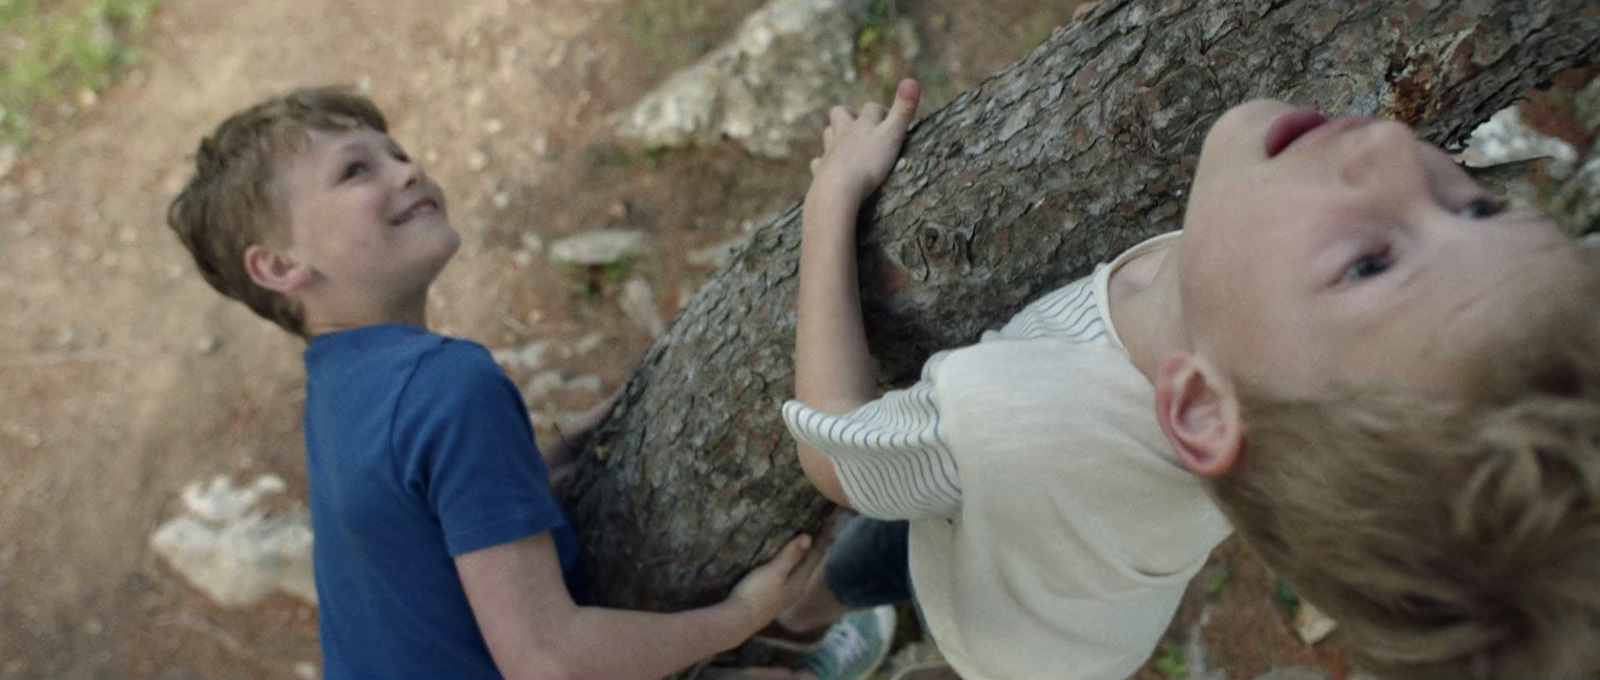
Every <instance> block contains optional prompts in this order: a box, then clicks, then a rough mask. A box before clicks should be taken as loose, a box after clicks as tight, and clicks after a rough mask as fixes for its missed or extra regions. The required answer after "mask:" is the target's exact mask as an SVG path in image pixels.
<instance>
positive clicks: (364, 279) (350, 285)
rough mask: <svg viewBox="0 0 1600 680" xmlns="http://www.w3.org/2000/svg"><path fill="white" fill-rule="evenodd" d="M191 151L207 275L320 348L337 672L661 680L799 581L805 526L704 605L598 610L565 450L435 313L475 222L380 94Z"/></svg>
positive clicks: (241, 119) (757, 616)
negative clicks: (380, 103)
mask: <svg viewBox="0 0 1600 680" xmlns="http://www.w3.org/2000/svg"><path fill="white" fill-rule="evenodd" d="M195 165H196V168H195V175H194V177H193V179H191V180H190V182H189V184H188V186H187V187H186V188H185V189H184V191H183V192H182V193H181V194H180V195H179V196H178V197H177V198H176V199H174V200H173V202H172V205H171V207H170V209H169V212H168V223H169V225H170V226H171V227H172V229H173V230H174V231H176V232H177V234H178V236H179V238H180V239H181V240H182V241H183V243H184V245H185V246H186V247H187V248H188V249H189V251H190V252H191V253H192V254H193V255H194V258H195V262H196V264H197V265H198V266H199V269H200V272H201V274H202V275H203V276H204V277H205V279H206V281H207V282H208V283H210V284H211V285H212V287H214V288H216V289H217V290H218V291H220V292H221V293H223V294H224V295H227V296H229V297H232V298H234V299H237V300H239V301H241V302H243V303H245V304H246V305H248V306H249V307H250V308H251V309H252V310H254V311H255V312H256V313H257V314H259V315H261V316H263V317H265V318H267V319H269V320H271V321H273V322H275V323H277V324H278V325H279V326H282V327H283V328H284V329H286V330H288V331H289V332H291V333H294V334H296V335H298V336H301V337H303V338H306V339H307V340H308V342H309V347H307V349H306V351H305V362H306V373H307V375H308V378H309V380H308V384H307V397H306V408H305V437H306V454H307V466H308V478H309V480H310V494H311V514H312V522H313V526H314V528H315V531H316V537H317V541H316V545H315V549H314V557H313V562H314V565H315V572H316V583H317V594H318V598H319V601H320V607H321V611H320V612H319V624H320V627H321V630H320V632H321V638H322V649H323V655H324V673H325V676H326V677H327V678H330V679H337V678H351V677H432V678H443V677H451V678H466V677H498V676H501V675H505V676H511V677H536V678H656V677H661V676H664V675H667V674H669V673H672V672H674V671H677V670H679V669H682V668H684V667H687V666H689V665H690V664H692V663H694V662H695V661H697V660H699V659H702V658H705V657H707V656H710V655H712V654H714V653H716V652H719V651H722V650H726V649H730V648H732V647H734V646H736V645H738V644H740V643H741V642H742V641H744V640H745V639H746V638H748V637H750V635H751V634H752V633H754V632H756V631H757V630H759V629H761V628H762V627H763V626H765V625H766V624H767V623H768V622H770V621H771V620H772V618H773V617H774V615H776V614H777V612H779V611H780V610H782V609H783V608H784V607H785V606H787V605H788V604H789V603H790V602H791V601H793V599H794V598H795V597H797V596H798V594H799V591H800V586H801V585H802V584H803V582H804V581H805V577H806V575H807V574H808V573H809V571H810V568H809V567H801V558H802V556H803V555H804V554H805V553H806V550H807V548H808V547H809V545H810V539H809V537H805V536H801V537H797V538H795V539H794V540H792V541H790V542H789V543H788V545H786V546H785V547H784V548H783V549H782V551H780V552H779V553H778V555H777V557H776V558H774V559H773V561H772V562H769V563H768V564H766V565H764V566H762V567H759V568H757V569H755V570H754V571H752V572H751V573H750V575H749V576H747V577H746V578H745V579H744V580H743V581H741V582H740V583H739V584H738V585H737V586H736V587H735V588H734V590H733V593H732V594H731V595H730V596H729V597H728V599H726V600H724V601H722V602H720V603H718V604H715V605H712V606H709V607H705V608H701V609H695V610H691V611H684V612H677V613H670V614H659V613H650V612H637V611H622V610H615V609H603V608H599V607H588V606H584V605H583V602H584V598H583V591H584V589H583V586H582V584H581V583H580V578H579V573H580V570H579V567H578V546H577V543H576V540H575V538H574V534H573V532H572V529H571V528H570V527H569V526H568V524H567V520H566V518H565V516H564V515H563V513H562V510H561V508H560V506H559V505H557V503H556V500H555V498H554V496H553V494H552V493H551V491H550V488H549V477H550V475H549V468H547V462H548V463H550V464H560V463H562V462H564V461H559V460H557V461H546V460H544V459H541V456H540V453H539V449H538V447H537V446H536V445H535V444H534V437H533V431H532V429H531V428H530V425H529V420H528V414H527V409H526V407H525V405H524V404H523V402H522V398H521V395H520V394H519V393H518V391H517V389H516V387H515V386H514V385H512V383H511V382H510V380H508V379H507V378H506V376H505V374H504V373H503V372H502V371H501V369H500V368H499V366H497V365H496V364H495V363H494V361H493V360H492V359H491V358H490V356H489V353H488V352H487V351H485V349H484V348H483V347H482V346H480V345H477V344H475V343H472V342H468V341H464V340H457V339H453V338H448V337H444V336H441V335H438V334H435V333H432V332H429V331H428V330H427V323H426V319H425V318H424V302H425V300H426V298H427V293H428V287H429V285H430V284H431V283H432V282H433V280H434V277H435V276H437V275H438V273H439V271H440V269H442V268H443V267H444V265H445V263H446V262H447V261H448V260H449V259H450V257H451V255H453V254H454V253H455V251H456V248H457V246H458V245H459V238H458V236H457V235H456V233H455V231H453V230H452V229H451V227H450V223H449V221H448V219H447V218H446V215H445V204H444V195H443V193H442V192H441V191H440V189H439V186H438V185H437V184H435V183H434V182H433V180H432V179H430V178H429V177H428V175H427V174H426V173H425V172H423V171H422V169H421V168H419V167H418V166H417V165H415V164H413V163H412V162H411V160H410V159H409V158H408V157H407V156H406V154H405V152H403V151H402V150H401V149H400V147H399V146H397V145H396V144H395V142H394V141H393V140H392V139H390V138H389V136H388V135H387V123H386V121H385V120H384V118H383V116H382V114H381V113H379V111H378V110H377V108H376V107H375V106H373V104H372V103H371V102H370V101H368V100H367V99H366V98H364V97H361V96H358V95H355V94H351V93H348V92H346V91H343V90H340V89H335V88H321V89H305V90H298V91H295V92H291V93H289V94H287V95H284V96H281V97H276V98H273V99H270V100H267V101H265V102H262V103H260V104H258V105H256V106H253V107H251V108H249V109H246V110H244V111H242V112H240V113H238V114H236V115H234V116H233V117H231V118H229V119H228V120H226V121H224V122H223V123H222V124H221V125H220V126H219V127H218V128H217V130H216V131H215V132H214V133H213V134H212V135H211V136H210V137H208V138H206V139H204V140H203V141H202V142H201V143H200V148H199V150H198V152H197V154H196V158H195ZM572 448H573V447H571V446H569V445H567V442H565V441H563V442H560V443H558V444H557V446H555V447H552V449H553V451H554V452H556V453H557V454H558V455H557V456H556V457H569V458H570V453H571V449H572Z"/></svg>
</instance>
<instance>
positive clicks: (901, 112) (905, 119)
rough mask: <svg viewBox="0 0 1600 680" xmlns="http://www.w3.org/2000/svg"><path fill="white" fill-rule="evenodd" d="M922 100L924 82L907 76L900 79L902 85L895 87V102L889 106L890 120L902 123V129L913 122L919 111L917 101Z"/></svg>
mask: <svg viewBox="0 0 1600 680" xmlns="http://www.w3.org/2000/svg"><path fill="white" fill-rule="evenodd" d="M921 100H922V83H919V82H917V79H915V78H906V79H905V80H902V81H900V87H897V88H895V91H894V104H893V105H892V106H890V107H889V115H888V120H892V121H894V122H896V123H898V124H899V125H900V127H901V128H902V129H904V128H905V127H906V126H908V125H910V124H911V118H912V117H913V116H915V115H916V113H917V102H919V101H921Z"/></svg>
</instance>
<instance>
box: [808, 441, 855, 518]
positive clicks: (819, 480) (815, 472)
mask: <svg viewBox="0 0 1600 680" xmlns="http://www.w3.org/2000/svg"><path fill="white" fill-rule="evenodd" d="M795 448H796V449H797V450H798V452H799V454H800V470H801V471H802V472H804V473H805V475H806V479H807V480H810V482H811V486H813V487H816V489H817V492H818V493H821V494H822V495H823V497H825V498H827V499H828V500H830V501H833V502H834V503H835V504H837V505H839V507H842V508H849V507H850V499H848V498H846V497H845V495H844V487H843V486H842V485H840V484H839V474H838V473H837V472H836V471H835V470H834V469H833V463H832V462H831V461H829V460H828V458H827V456H825V455H823V454H822V452H821V451H818V450H816V449H814V448H812V447H810V446H806V445H805V444H799V443H796V447H795Z"/></svg>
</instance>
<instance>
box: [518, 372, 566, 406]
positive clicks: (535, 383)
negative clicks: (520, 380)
mask: <svg viewBox="0 0 1600 680" xmlns="http://www.w3.org/2000/svg"><path fill="white" fill-rule="evenodd" d="M564 382H566V381H565V380H563V379H562V378H561V371H545V372H543V373H540V374H539V375H536V376H533V379H532V380H529V381H528V384H527V386H525V387H523V388H522V391H523V392H524V393H525V394H527V396H528V401H540V400H542V399H544V398H545V397H548V396H550V393H551V392H554V391H556V390H557V389H560V388H561V385H562V383H564Z"/></svg>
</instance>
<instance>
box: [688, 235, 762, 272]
mask: <svg viewBox="0 0 1600 680" xmlns="http://www.w3.org/2000/svg"><path fill="white" fill-rule="evenodd" d="M748 240H749V239H748V238H746V237H744V236H739V237H737V238H732V239H728V240H726V241H723V242H721V243H713V244H711V245H709V246H706V247H704V248H696V249H694V250H691V251H689V257H688V258H687V259H688V261H689V264H692V265H694V266H696V267H712V268H716V267H721V266H722V263H724V262H727V261H728V257H729V256H731V255H733V254H734V252H736V251H738V250H739V249H740V248H742V247H744V244H745V242H746V241H748Z"/></svg>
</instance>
